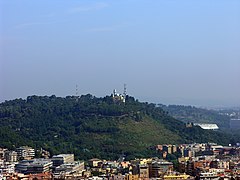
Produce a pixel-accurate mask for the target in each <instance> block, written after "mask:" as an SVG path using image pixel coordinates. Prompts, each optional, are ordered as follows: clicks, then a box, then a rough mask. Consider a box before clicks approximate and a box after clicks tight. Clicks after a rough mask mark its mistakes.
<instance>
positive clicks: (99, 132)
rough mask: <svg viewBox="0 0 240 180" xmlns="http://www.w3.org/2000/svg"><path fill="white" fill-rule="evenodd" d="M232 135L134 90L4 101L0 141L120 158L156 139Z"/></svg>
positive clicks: (224, 140)
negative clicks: (122, 96) (193, 123)
mask: <svg viewBox="0 0 240 180" xmlns="http://www.w3.org/2000/svg"><path fill="white" fill-rule="evenodd" d="M230 141H234V139H232V137H231V136H230V135H227V134H224V133H221V132H215V131H208V130H202V129H201V128H199V127H193V128H186V127H185V124H184V123H183V122H181V121H179V120H176V119H174V118H173V117H171V116H169V115H168V113H167V112H166V111H164V110H163V109H162V108H160V107H158V106H156V105H155V104H149V103H142V102H138V100H135V99H134V98H133V97H130V96H127V98H126V103H125V104H124V103H121V102H113V100H112V97H110V96H106V97H103V98H97V97H94V96H92V95H90V94H87V95H82V96H81V97H80V98H77V97H74V96H68V97H66V98H62V97H56V96H50V97H48V96H29V97H28V98H27V99H26V100H24V99H16V100H12V101H6V102H4V103H1V104H0V146H4V147H8V148H10V149H14V148H15V147H18V146H20V145H30V146H32V147H34V148H40V147H43V148H45V149H47V150H49V151H50V152H51V153H74V154H75V155H76V156H77V158H80V159H89V158H92V157H99V158H107V159H116V158H117V157H119V156H120V155H121V154H125V155H126V156H127V157H132V158H133V157H142V156H152V155H154V153H155V152H154V150H152V149H151V147H152V146H154V145H156V144H163V143H191V142H217V143H221V144H228V143H229V142H230Z"/></svg>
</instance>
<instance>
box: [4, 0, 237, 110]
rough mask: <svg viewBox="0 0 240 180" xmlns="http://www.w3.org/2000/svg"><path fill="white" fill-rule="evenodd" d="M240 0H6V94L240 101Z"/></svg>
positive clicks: (168, 101) (187, 101)
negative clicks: (125, 90)
mask: <svg viewBox="0 0 240 180" xmlns="http://www.w3.org/2000/svg"><path fill="white" fill-rule="evenodd" d="M239 48H240V1H238V0H231V1H226V0H212V1H209V0H201V1H200V0H199V1H192V0H184V1H178V0H159V1H151V0H125V1H110V0H102V1H98V0H92V1H88V0H82V1H77V0H71V1H64V0H59V1H57V0H52V1H47V0H41V1H30V0H21V1H18V0H11V1H8V0H0V102H2V101H4V100H10V99H15V98H20V97H21V98H26V97H27V96H30V95H33V94H34V95H52V94H55V95H56V96H67V95H75V86H76V84H78V89H79V94H87V93H91V94H93V95H95V96H105V95H108V94H110V93H111V92H112V90H113V89H115V88H116V89H117V90H118V91H119V92H120V93H121V92H122V90H123V84H124V83H126V84H127V88H128V93H129V94H130V95H132V96H134V97H136V98H137V99H139V100H141V101H149V102H156V103H163V104H189V105H199V106H240V93H239V92H240V49H239Z"/></svg>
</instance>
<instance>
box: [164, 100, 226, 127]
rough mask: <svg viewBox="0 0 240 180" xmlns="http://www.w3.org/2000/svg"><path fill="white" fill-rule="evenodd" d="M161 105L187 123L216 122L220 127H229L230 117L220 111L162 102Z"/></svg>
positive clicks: (171, 114) (173, 115)
mask: <svg viewBox="0 0 240 180" xmlns="http://www.w3.org/2000/svg"><path fill="white" fill-rule="evenodd" d="M159 107H161V108H162V109H164V110H165V111H167V112H168V113H169V115H170V116H172V117H174V118H176V119H178V120H181V121H182V122H185V123H187V122H193V123H214V124H217V125H218V126H219V128H220V129H223V130H226V129H228V128H229V122H230V117H229V116H226V115H221V114H220V113H219V112H218V111H214V110H207V109H203V108H197V107H194V106H183V105H168V106H166V105H162V104H161V105H159Z"/></svg>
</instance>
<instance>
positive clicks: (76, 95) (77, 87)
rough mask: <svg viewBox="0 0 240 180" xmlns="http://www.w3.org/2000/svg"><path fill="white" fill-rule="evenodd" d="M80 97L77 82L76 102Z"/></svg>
mask: <svg viewBox="0 0 240 180" xmlns="http://www.w3.org/2000/svg"><path fill="white" fill-rule="evenodd" d="M78 98H79V96H78V85H77V84H76V102H78Z"/></svg>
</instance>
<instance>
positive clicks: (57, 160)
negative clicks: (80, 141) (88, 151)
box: [51, 154, 74, 167]
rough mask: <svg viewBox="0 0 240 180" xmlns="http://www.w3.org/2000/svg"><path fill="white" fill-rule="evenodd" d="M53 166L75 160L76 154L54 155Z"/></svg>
mask: <svg viewBox="0 0 240 180" xmlns="http://www.w3.org/2000/svg"><path fill="white" fill-rule="evenodd" d="M51 160H52V162H53V166H55V167H57V166H60V165H61V164H67V163H72V162H74V154H58V155H54V156H53V157H52V159H51Z"/></svg>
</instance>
